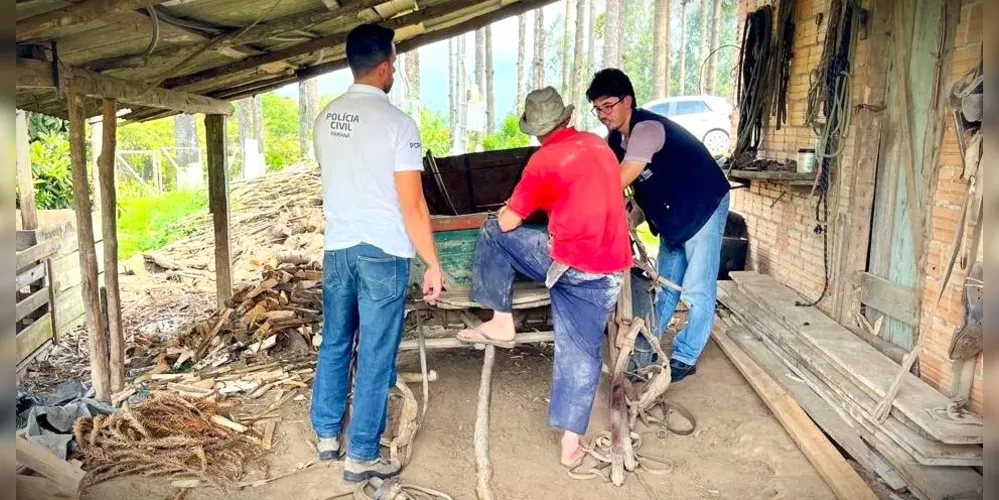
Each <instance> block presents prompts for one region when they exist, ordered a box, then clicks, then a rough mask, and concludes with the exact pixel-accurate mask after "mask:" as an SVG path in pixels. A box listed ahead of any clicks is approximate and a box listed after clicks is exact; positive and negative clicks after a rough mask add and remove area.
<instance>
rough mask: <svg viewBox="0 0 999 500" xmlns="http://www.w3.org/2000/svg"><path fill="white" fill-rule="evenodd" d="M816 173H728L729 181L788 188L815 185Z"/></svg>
mask: <svg viewBox="0 0 999 500" xmlns="http://www.w3.org/2000/svg"><path fill="white" fill-rule="evenodd" d="M816 175H817V172H807V173H798V172H791V171H787V170H738V169H732V170H729V171H728V177H729V179H736V180H742V181H767V182H778V183H781V184H788V185H790V186H809V187H811V186H812V185H813V184H814V183H815V177H816Z"/></svg>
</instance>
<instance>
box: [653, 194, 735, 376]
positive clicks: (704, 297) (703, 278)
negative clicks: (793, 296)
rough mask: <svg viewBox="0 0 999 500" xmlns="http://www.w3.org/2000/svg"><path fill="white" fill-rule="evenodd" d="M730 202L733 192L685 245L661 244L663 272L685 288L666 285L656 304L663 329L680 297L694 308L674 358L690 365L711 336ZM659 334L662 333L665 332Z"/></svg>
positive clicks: (678, 337) (675, 344)
mask: <svg viewBox="0 0 999 500" xmlns="http://www.w3.org/2000/svg"><path fill="white" fill-rule="evenodd" d="M728 205H729V195H727V194H726V195H725V197H724V198H722V200H721V202H719V203H718V208H716V209H715V212H714V213H713V214H712V215H711V218H709V219H708V221H707V222H705V223H704V225H703V226H701V229H700V230H699V231H697V233H696V234H694V236H692V237H691V238H690V239H689V240H687V241H686V242H685V243H684V244H683V246H680V247H676V248H672V247H669V246H667V245H665V244H663V243H662V242H660V243H659V259H658V266H659V274H661V275H662V276H663V277H664V278H666V279H668V280H670V281H672V282H674V283H680V284H681V286H683V289H684V291H683V293H680V292H677V291H676V290H673V289H672V288H666V287H663V289H662V290H661V291H660V293H659V297H658V301H657V304H656V308H657V309H658V314H659V325H660V328H665V327H666V326H668V325H669V319H670V318H671V317H672V316H673V311H675V310H676V305H677V303H678V302H679V301H680V300H682V301H683V302H684V303H685V304H687V306H688V307H689V308H690V318H689V321H688V323H687V327H686V328H684V329H683V330H682V331H680V333H678V334H677V335H676V338H675V339H673V359H675V360H677V361H681V362H683V363H686V364H688V365H694V364H697V360H698V358H700V357H701V352H702V351H703V350H704V346H705V345H707V343H708V339H709V338H710V337H711V327H712V325H714V321H715V300H716V299H717V296H718V268H719V266H721V247H722V236H723V235H724V233H725V221H726V220H727V219H728ZM659 334H660V335H662V332H659ZM636 345H637V342H636Z"/></svg>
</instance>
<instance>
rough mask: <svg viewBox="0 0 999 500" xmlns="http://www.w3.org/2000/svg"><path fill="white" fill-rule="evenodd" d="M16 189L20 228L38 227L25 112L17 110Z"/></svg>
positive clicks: (30, 228)
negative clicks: (19, 209)
mask: <svg viewBox="0 0 999 500" xmlns="http://www.w3.org/2000/svg"><path fill="white" fill-rule="evenodd" d="M15 127H16V129H17V190H18V194H19V197H20V200H21V228H22V229H25V230H28V231H30V230H32V229H37V228H38V208H37V207H36V206H35V177H34V175H32V173H31V151H30V148H29V145H28V118H27V113H25V112H24V111H21V110H17V117H16V123H15Z"/></svg>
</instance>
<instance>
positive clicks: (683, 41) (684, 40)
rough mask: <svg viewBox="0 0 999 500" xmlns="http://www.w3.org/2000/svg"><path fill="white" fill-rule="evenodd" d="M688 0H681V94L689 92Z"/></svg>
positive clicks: (679, 91) (679, 86)
mask: <svg viewBox="0 0 999 500" xmlns="http://www.w3.org/2000/svg"><path fill="white" fill-rule="evenodd" d="M687 1H688V0H680V61H679V70H680V82H679V83H680V84H679V85H678V86H677V88H678V89H679V90H678V93H679V95H686V93H687V90H686V89H687Z"/></svg>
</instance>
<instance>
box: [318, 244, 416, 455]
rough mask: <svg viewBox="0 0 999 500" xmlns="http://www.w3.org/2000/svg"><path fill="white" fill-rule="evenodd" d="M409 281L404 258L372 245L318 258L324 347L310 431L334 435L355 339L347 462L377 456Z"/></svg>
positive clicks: (322, 435) (338, 428) (346, 389)
mask: <svg viewBox="0 0 999 500" xmlns="http://www.w3.org/2000/svg"><path fill="white" fill-rule="evenodd" d="M408 282H409V259H404V258H401V257H395V256H392V255H389V254H387V253H385V252H383V251H381V250H380V249H379V248H377V247H374V246H371V245H367V244H361V245H357V246H354V247H350V248H346V249H343V250H335V251H332V250H329V251H327V252H326V255H325V256H324V258H323V343H322V345H320V347H319V361H318V364H317V366H316V379H315V385H314V387H313V392H312V411H311V417H312V427H313V429H315V431H316V435H317V436H318V437H319V438H336V437H340V434H341V432H342V431H343V420H344V415H345V413H346V411H347V395H348V394H349V393H350V387H348V386H347V383H348V376H349V372H350V364H351V361H352V359H353V352H354V345H355V342H356V344H357V371H356V373H355V375H354V403H353V410H352V411H351V418H350V425H349V429H348V438H349V441H350V445H349V447H348V451H347V456H348V457H349V458H351V459H353V460H359V461H370V460H374V459H376V458H378V446H379V440H380V439H381V436H382V432H383V431H384V430H385V419H386V412H387V411H388V393H389V390H390V389H391V388H392V386H393V385H394V384H395V378H396V373H395V359H396V353H397V351H398V350H399V342H400V341H401V340H402V328H403V314H404V311H405V307H406V286H407V283H408ZM355 333H357V334H356V335H355Z"/></svg>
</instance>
